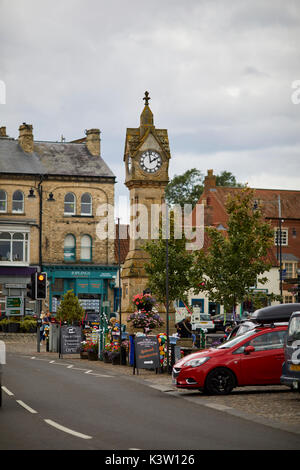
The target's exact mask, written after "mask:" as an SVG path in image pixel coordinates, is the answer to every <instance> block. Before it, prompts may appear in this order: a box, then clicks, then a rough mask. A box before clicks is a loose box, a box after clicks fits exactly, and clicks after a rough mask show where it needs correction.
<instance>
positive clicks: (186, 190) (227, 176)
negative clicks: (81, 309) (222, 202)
mask: <svg viewBox="0 0 300 470" xmlns="http://www.w3.org/2000/svg"><path fill="white" fill-rule="evenodd" d="M216 185H217V186H233V187H242V186H243V185H242V184H241V183H237V182H236V178H235V176H234V175H233V174H232V173H231V172H230V171H222V172H221V174H220V175H216ZM203 190H204V175H203V173H202V172H201V171H199V170H197V169H196V168H192V169H191V170H187V171H186V172H185V173H183V174H182V175H175V176H174V178H173V179H172V180H171V181H170V183H169V184H168V185H167V187H166V190H165V197H166V201H167V202H168V203H169V204H180V205H181V206H183V205H184V204H191V205H192V206H193V207H194V206H195V205H196V204H197V202H198V201H199V199H200V196H201V194H202V193H203Z"/></svg>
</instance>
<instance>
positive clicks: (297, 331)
mask: <svg viewBox="0 0 300 470" xmlns="http://www.w3.org/2000/svg"><path fill="white" fill-rule="evenodd" d="M296 339H300V315H296V316H295V317H292V318H291V319H290V323H289V329H288V341H293V340H296Z"/></svg>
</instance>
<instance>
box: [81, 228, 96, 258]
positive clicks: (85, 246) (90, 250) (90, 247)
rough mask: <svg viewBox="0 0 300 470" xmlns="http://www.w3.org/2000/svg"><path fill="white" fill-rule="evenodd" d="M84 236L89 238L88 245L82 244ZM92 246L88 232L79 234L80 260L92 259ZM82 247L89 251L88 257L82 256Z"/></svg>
mask: <svg viewBox="0 0 300 470" xmlns="http://www.w3.org/2000/svg"><path fill="white" fill-rule="evenodd" d="M85 237H86V238H88V239H89V246H87V245H83V240H84V238H85ZM92 247H93V239H92V237H91V236H90V235H89V234H87V233H85V234H84V235H82V236H81V239H80V261H87V262H90V261H92V258H93V251H92ZM84 249H88V250H89V253H90V256H89V258H84V257H83V256H82V250H84Z"/></svg>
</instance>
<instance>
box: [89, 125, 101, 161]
mask: <svg viewBox="0 0 300 470" xmlns="http://www.w3.org/2000/svg"><path fill="white" fill-rule="evenodd" d="M86 147H87V149H88V151H89V152H90V154H91V155H93V156H94V157H100V130H99V129H89V130H88V131H86Z"/></svg>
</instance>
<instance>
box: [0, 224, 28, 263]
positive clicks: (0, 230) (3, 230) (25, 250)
mask: <svg viewBox="0 0 300 470" xmlns="http://www.w3.org/2000/svg"><path fill="white" fill-rule="evenodd" d="M0 233H9V234H10V257H11V259H10V260H5V261H1V260H0V266H29V264H30V228H29V227H24V226H23V227H20V226H19V227H15V226H5V225H2V226H1V225H0ZM15 233H22V234H23V235H24V238H23V261H13V260H12V252H13V250H12V244H13V235H14V234H15ZM25 235H27V236H28V239H27V241H26V239H25ZM26 244H27V247H26ZM26 253H27V258H26V256H25V255H26Z"/></svg>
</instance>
